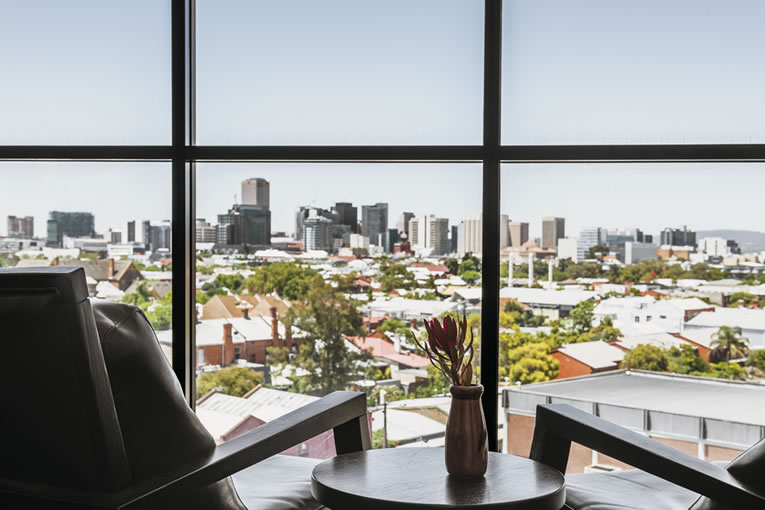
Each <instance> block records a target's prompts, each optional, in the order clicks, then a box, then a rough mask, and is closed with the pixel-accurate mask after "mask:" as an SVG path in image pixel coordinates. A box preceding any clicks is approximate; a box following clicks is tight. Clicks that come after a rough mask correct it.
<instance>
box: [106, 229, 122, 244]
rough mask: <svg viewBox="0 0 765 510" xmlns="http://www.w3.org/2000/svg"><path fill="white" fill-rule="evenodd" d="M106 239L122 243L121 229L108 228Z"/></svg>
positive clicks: (113, 242)
mask: <svg viewBox="0 0 765 510" xmlns="http://www.w3.org/2000/svg"><path fill="white" fill-rule="evenodd" d="M108 240H109V243H111V244H122V230H120V229H118V228H110V229H109V237H108Z"/></svg>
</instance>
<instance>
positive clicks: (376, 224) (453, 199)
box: [196, 164, 481, 458]
mask: <svg viewBox="0 0 765 510" xmlns="http://www.w3.org/2000/svg"><path fill="white" fill-rule="evenodd" d="M197 179H198V185H199V188H198V189H199V190H200V193H199V196H198V197H197V204H198V219H197V231H196V232H197V234H196V239H197V250H198V257H197V259H198V262H197V264H198V265H197V270H198V273H197V288H198V289H199V291H198V292H197V303H198V307H199V311H200V313H199V318H200V321H199V323H198V325H197V345H196V356H197V357H196V361H197V369H198V373H199V378H198V382H197V389H198V391H197V396H198V397H199V398H200V399H201V400H200V401H199V404H198V405H197V412H198V414H199V416H200V418H201V419H202V422H203V423H205V424H206V425H208V426H209V428H210V429H211V430H212V429H213V428H214V424H215V423H216V420H229V421H230V422H231V423H232V426H231V428H230V429H227V430H225V431H220V430H219V431H218V432H217V433H216V432H213V435H215V436H216V439H217V440H219V441H224V440H227V439H230V438H232V437H235V436H236V435H238V434H239V433H241V432H242V431H244V430H247V429H248V428H252V426H256V425H258V424H261V423H263V422H267V421H270V420H271V419H273V418H275V417H276V416H279V415H281V414H284V413H286V412H288V411H290V410H293V409H295V408H297V407H300V406H302V405H305V404H306V403H308V402H310V401H312V400H315V399H316V398H317V397H319V396H322V395H326V394H327V393H330V392H332V391H335V390H344V389H356V390H361V391H365V392H366V393H367V395H368V398H369V400H368V402H369V406H370V409H371V411H372V418H373V421H372V430H373V439H374V443H375V445H376V446H377V447H382V446H384V445H387V446H388V447H392V446H404V445H409V446H412V445H428V446H437V445H443V434H444V427H445V423H446V413H447V412H448V409H449V397H448V384H447V383H446V380H445V379H444V377H443V376H441V375H440V374H439V373H438V371H437V370H435V369H434V368H433V367H431V366H430V363H429V361H428V359H427V357H425V356H424V355H423V354H424V353H423V352H421V351H420V350H419V349H418V348H417V346H416V344H415V342H413V341H412V339H411V337H410V336H409V332H410V331H413V332H414V333H415V334H416V335H418V336H419V337H420V338H423V337H424V335H427V333H426V332H425V330H424V327H423V321H424V320H425V319H429V318H431V317H439V316H443V315H444V314H459V315H466V316H467V317H468V321H469V324H470V326H472V328H473V330H474V333H475V335H476V345H480V329H479V326H480V292H481V289H480V267H481V257H480V253H479V252H480V237H478V238H476V235H480V234H479V233H480V223H481V216H480V214H475V213H476V211H478V210H480V207H481V201H480V200H481V184H480V166H478V165H472V164H471V165H453V164H452V165H449V164H442V165H436V164H419V165H418V164H341V165H337V164H200V165H199V166H198V169H197ZM370 182H374V183H375V184H374V186H370V184H369V183H370ZM433 182H448V183H449V186H448V188H439V191H438V193H428V192H427V191H423V190H427V189H429V185H430V184H431V183H433ZM296 183H299V185H296ZM476 247H479V248H478V251H476V250H475V248H476ZM466 250H467V251H466ZM468 251H470V252H472V253H468ZM479 359H480V357H479V355H478V353H476V357H475V358H474V367H475V371H476V372H478V369H479ZM476 380H477V377H476ZM258 385H260V387H259V386H258ZM216 388H218V389H217V390H215V389H216ZM255 388H259V389H255ZM211 390H215V392H214V393H213V394H211V395H209V396H207V397H205V398H203V397H204V396H205V395H206V394H207V393H209V392H210V391H211ZM218 423H219V422H218ZM289 453H291V454H294V455H303V456H310V457H319V458H322V457H327V456H329V455H333V454H334V450H333V442H332V436H331V434H325V435H322V436H319V437H318V438H314V439H312V440H310V441H308V442H306V443H303V444H302V445H299V446H297V447H296V448H293V449H291V450H290V451H289Z"/></svg>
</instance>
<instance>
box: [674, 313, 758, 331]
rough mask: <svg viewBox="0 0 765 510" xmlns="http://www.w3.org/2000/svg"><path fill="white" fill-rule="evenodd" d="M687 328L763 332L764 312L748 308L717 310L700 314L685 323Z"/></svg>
mask: <svg viewBox="0 0 765 510" xmlns="http://www.w3.org/2000/svg"><path fill="white" fill-rule="evenodd" d="M686 325H687V326H693V327H712V328H719V327H720V326H739V327H740V328H742V329H756V330H761V331H765V310H749V309H748V308H717V309H716V310H715V311H714V312H701V313H700V314H698V315H697V316H696V317H694V318H693V319H691V320H689V321H688V322H686Z"/></svg>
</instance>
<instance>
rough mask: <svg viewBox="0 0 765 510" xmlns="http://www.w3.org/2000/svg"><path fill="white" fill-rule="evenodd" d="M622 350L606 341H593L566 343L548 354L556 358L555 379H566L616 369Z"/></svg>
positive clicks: (622, 354)
mask: <svg viewBox="0 0 765 510" xmlns="http://www.w3.org/2000/svg"><path fill="white" fill-rule="evenodd" d="M624 352H625V351H624V350H622V349H619V348H618V347H614V346H613V345H609V344H607V343H606V342H600V341H594V342H582V343H579V344H566V345H563V346H561V347H558V348H557V349H553V350H552V351H551V352H550V355H551V356H552V357H553V358H554V359H557V360H558V377H556V379H568V378H570V377H578V376H582V375H590V374H596V373H598V372H606V371H609V370H616V369H618V368H619V364H620V363H621V362H622V360H623V359H624Z"/></svg>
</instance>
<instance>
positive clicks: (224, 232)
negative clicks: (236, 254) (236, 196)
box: [215, 210, 242, 246]
mask: <svg viewBox="0 0 765 510" xmlns="http://www.w3.org/2000/svg"><path fill="white" fill-rule="evenodd" d="M215 244H219V245H222V246H236V245H240V244H242V216H241V215H239V214H238V213H236V212H235V211H233V210H232V211H229V212H228V214H219V215H218V225H217V226H216V227H215Z"/></svg>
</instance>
